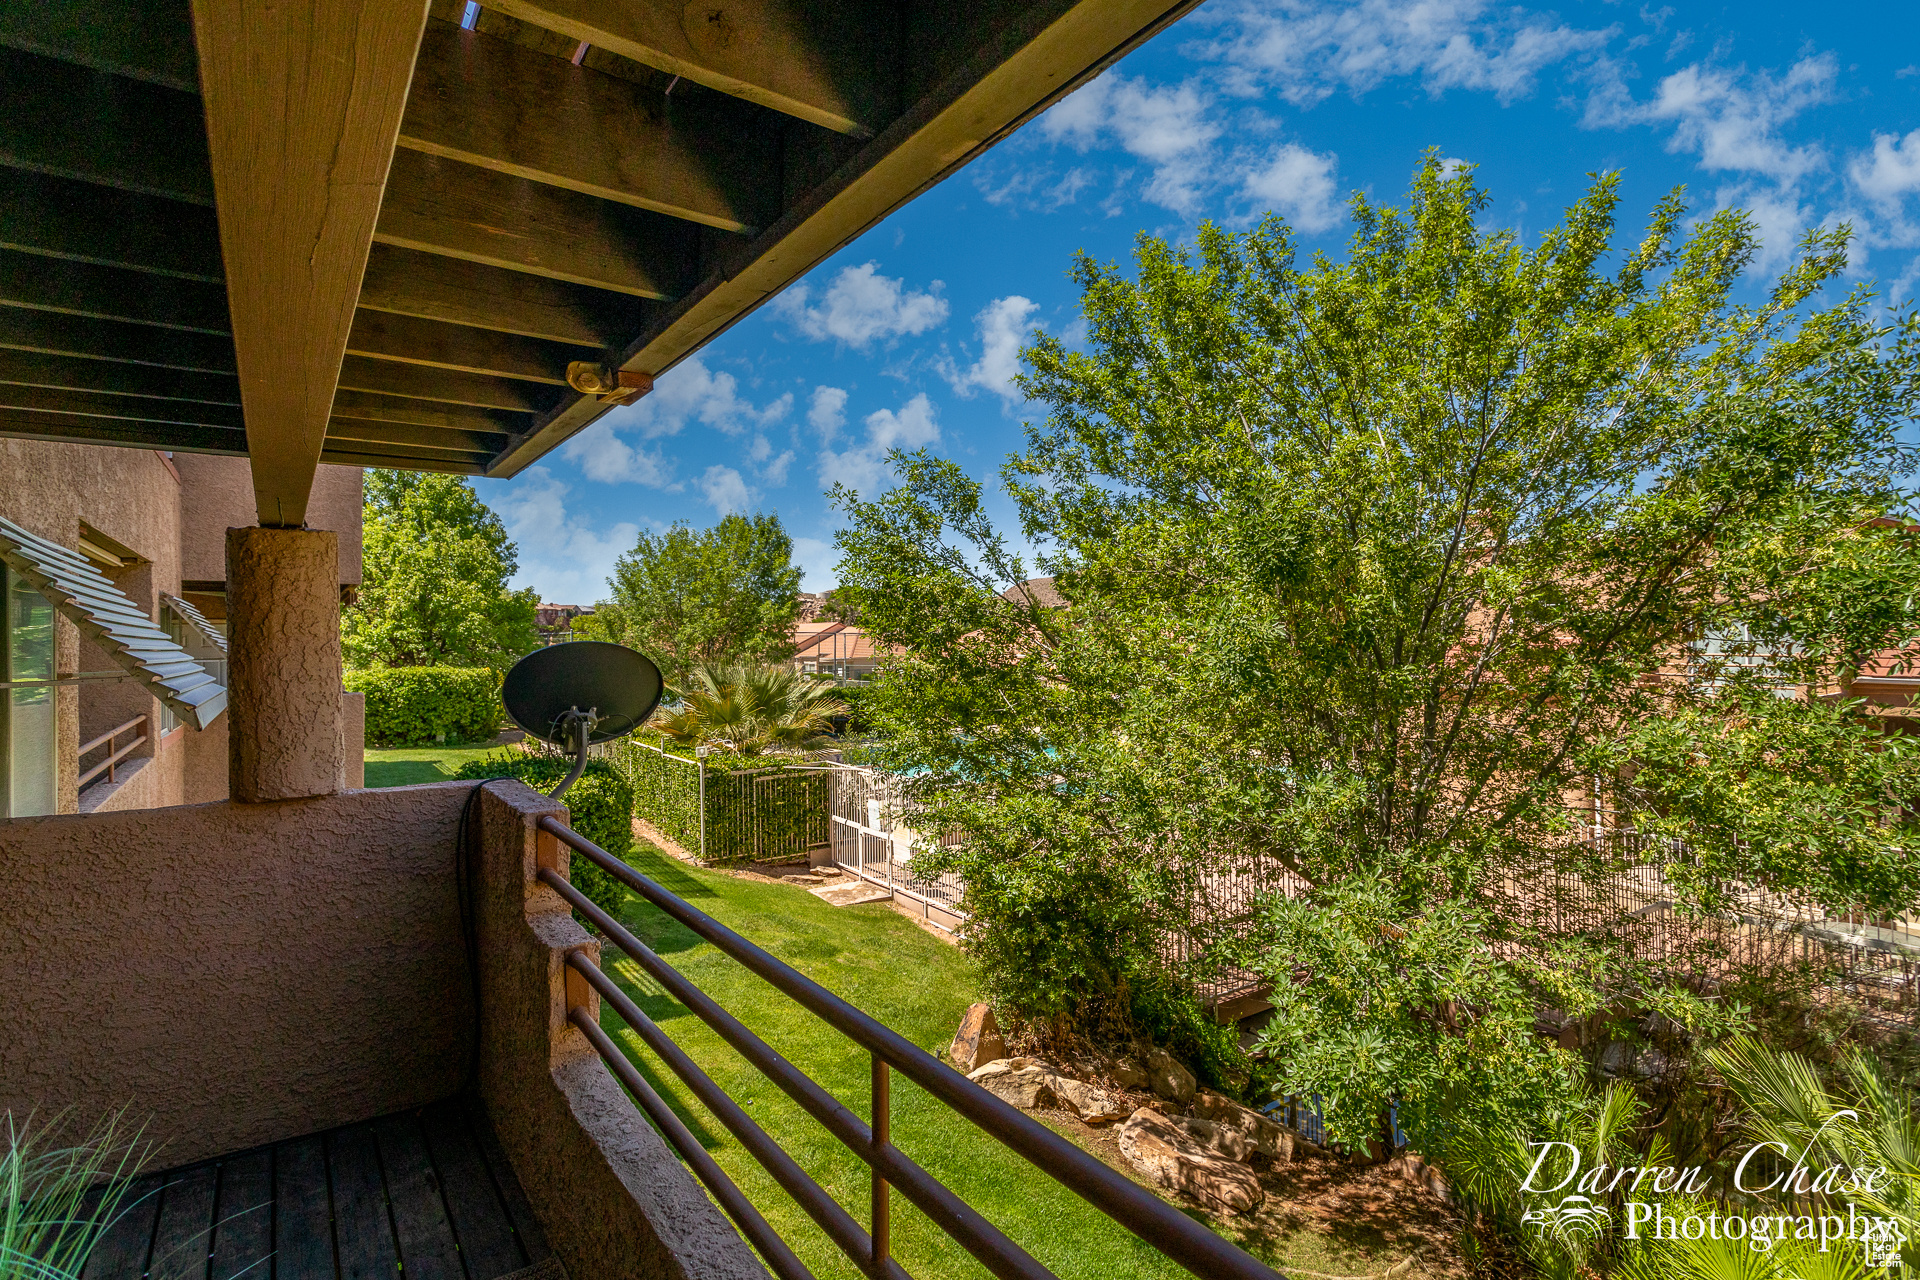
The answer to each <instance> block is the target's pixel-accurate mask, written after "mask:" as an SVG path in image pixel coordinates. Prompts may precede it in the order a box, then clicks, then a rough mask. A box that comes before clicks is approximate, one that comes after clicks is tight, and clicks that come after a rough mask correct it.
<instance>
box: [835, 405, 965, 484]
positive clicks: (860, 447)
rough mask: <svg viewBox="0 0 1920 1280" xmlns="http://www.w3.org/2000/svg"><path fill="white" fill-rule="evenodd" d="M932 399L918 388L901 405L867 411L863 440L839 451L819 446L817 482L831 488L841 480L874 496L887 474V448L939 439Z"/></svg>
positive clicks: (907, 446) (938, 426)
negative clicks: (910, 397) (919, 391)
mask: <svg viewBox="0 0 1920 1280" xmlns="http://www.w3.org/2000/svg"><path fill="white" fill-rule="evenodd" d="M934 419H935V412H934V407H933V402H932V401H930V400H928V399H927V396H926V393H925V392H921V393H920V394H919V395H916V396H915V397H914V398H913V399H911V400H909V401H907V402H906V403H905V404H903V405H901V406H900V409H899V411H898V412H897V413H896V412H895V411H894V410H892V409H876V410H875V411H874V412H872V413H870V414H868V415H867V418H866V427H867V436H866V439H865V440H864V441H861V442H860V443H857V444H852V445H849V446H848V448H847V449H846V450H844V451H842V452H838V453H836V452H835V451H834V450H832V449H822V450H821V451H820V458H819V463H818V468H819V475H820V483H821V484H823V485H825V486H827V487H829V488H831V487H832V486H833V485H836V484H844V485H846V486H847V487H848V488H849V489H853V490H855V491H857V492H859V493H862V494H865V495H867V496H868V497H871V496H873V494H874V492H875V491H876V490H877V489H879V487H880V484H881V482H882V481H883V480H884V479H885V477H886V475H887V471H888V468H887V451H888V450H889V449H909V450H911V449H919V448H922V447H924V446H926V445H930V444H935V443H938V441H939V439H940V424H939V423H938V422H936V421H935V420H934Z"/></svg>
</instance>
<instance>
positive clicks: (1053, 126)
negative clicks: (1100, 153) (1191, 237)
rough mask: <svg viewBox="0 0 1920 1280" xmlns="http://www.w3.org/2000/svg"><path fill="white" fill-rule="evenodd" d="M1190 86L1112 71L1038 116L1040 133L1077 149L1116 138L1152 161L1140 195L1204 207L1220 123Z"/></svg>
mask: <svg viewBox="0 0 1920 1280" xmlns="http://www.w3.org/2000/svg"><path fill="white" fill-rule="evenodd" d="M1208 115H1209V112H1208V104H1207V101H1206V99H1205V98H1203V97H1202V96H1201V95H1200V93H1199V91H1198V90H1197V89H1195V88H1194V87H1193V86H1192V85H1186V84H1182V85H1158V86H1156V85H1149V84H1148V83H1147V82H1146V81H1144V80H1129V79H1128V78H1127V77H1126V76H1123V75H1121V74H1120V73H1119V72H1117V71H1109V72H1107V73H1106V74H1105V75H1103V76H1101V77H1099V78H1098V79H1096V80H1094V81H1093V82H1092V83H1091V84H1089V85H1087V86H1086V87H1084V88H1082V89H1080V90H1078V91H1076V92H1075V93H1073V94H1071V95H1069V96H1068V97H1067V98H1066V99H1064V100H1063V101H1062V102H1060V104H1059V105H1057V106H1055V107H1054V108H1053V109H1052V110H1051V111H1049V112H1047V114H1046V115H1044V116H1042V117H1041V118H1040V126H1039V133H1040V136H1041V137H1043V138H1046V139H1048V140H1050V141H1053V142H1060V143H1065V144H1067V145H1069V146H1072V147H1074V148H1076V149H1078V150H1080V151H1088V150H1091V149H1092V148H1095V147H1100V146H1106V145H1110V144H1117V145H1118V146H1119V147H1120V148H1121V149H1122V150H1124V151H1126V152H1127V153H1128V154H1129V155H1134V156H1138V157H1139V158H1140V159H1142V160H1145V161H1146V162H1147V163H1149V164H1151V165H1153V166H1154V171H1153V177H1152V178H1151V179H1150V180H1149V181H1148V183H1147V187H1146V190H1145V191H1144V192H1142V194H1143V195H1144V196H1145V197H1146V198H1147V199H1148V200H1151V201H1153V202H1154V203H1155V204H1159V205H1164V206H1165V207H1166V208H1169V209H1172V210H1174V211H1175V212H1176V213H1183V214H1184V213H1192V212H1193V211H1194V210H1195V209H1197V208H1198V206H1199V201H1200V189H1201V188H1202V187H1203V186H1206V185H1208V184H1209V183H1210V182H1211V180H1212V174H1211V169H1212V158H1213V150H1212V148H1213V142H1214V140H1215V139H1216V138H1218V137H1219V136H1220V133H1221V126H1220V125H1219V124H1218V123H1217V122H1215V121H1213V120H1211V119H1209V118H1208Z"/></svg>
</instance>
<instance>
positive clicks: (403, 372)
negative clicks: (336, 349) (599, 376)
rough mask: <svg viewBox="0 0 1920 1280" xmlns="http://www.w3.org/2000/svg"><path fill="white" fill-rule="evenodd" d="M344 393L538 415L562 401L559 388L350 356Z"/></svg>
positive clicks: (345, 368) (345, 366) (342, 384)
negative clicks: (356, 392)
mask: <svg viewBox="0 0 1920 1280" xmlns="http://www.w3.org/2000/svg"><path fill="white" fill-rule="evenodd" d="M340 389H341V390H342V391H376V392H380V393H383V394H386V395H394V396H410V397H412V398H414V399H416V400H430V401H444V402H446V403H448V404H459V405H468V406H470V407H473V408H476V409H511V410H514V411H515V412H518V413H538V412H541V411H542V410H546V409H551V408H552V407H553V406H554V405H555V404H556V403H557V402H558V401H559V399H560V395H561V393H560V390H559V389H558V388H557V387H547V386H543V385H541V384H540V383H537V382H521V381H518V380H517V379H514V378H489V377H487V376H485V375H483V374H477V373H455V372H453V371H452V370H450V369H430V368H427V367H425V366H423V365H410V364H394V363H392V362H390V361H387V360H369V359H367V358H366V357H365V356H354V355H350V356H348V357H347V358H346V360H345V361H344V362H343V363H342V364H341V366H340Z"/></svg>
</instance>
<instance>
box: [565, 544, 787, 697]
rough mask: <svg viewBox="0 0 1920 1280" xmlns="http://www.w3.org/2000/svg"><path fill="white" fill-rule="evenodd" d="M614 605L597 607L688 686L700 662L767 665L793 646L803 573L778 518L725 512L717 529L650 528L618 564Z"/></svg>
mask: <svg viewBox="0 0 1920 1280" xmlns="http://www.w3.org/2000/svg"><path fill="white" fill-rule="evenodd" d="M607 585H608V586H609V587H610V588H612V591H613V600H612V601H611V609H609V606H608V605H606V604H602V605H598V606H596V607H595V614H596V617H598V616H601V615H605V617H606V618H607V622H608V625H609V626H617V627H618V628H619V629H620V630H619V635H620V636H621V638H622V639H623V641H624V643H626V644H630V645H632V646H633V647H635V648H637V649H639V650H641V651H642V652H644V653H646V654H648V655H649V656H651V657H652V658H653V659H654V661H656V662H658V663H659V664H660V669H661V671H663V672H664V673H665V674H666V676H667V680H668V682H669V683H671V684H674V685H676V686H678V685H684V684H685V683H686V682H687V680H688V679H689V678H690V677H691V675H692V672H693V669H694V667H695V666H697V665H699V664H702V663H708V664H723V663H728V662H762V661H768V660H772V659H777V658H784V657H787V656H789V655H790V654H791V653H792V649H793V621H794V619H795V618H796V617H798V616H799V612H800V570H799V569H797V568H795V567H794V565H793V539H791V538H789V537H788V536H787V531H786V530H785V529H783V528H782V527H781V525H780V517H779V516H776V515H755V516H738V515H733V516H726V517H724V518H723V519H722V520H721V521H720V523H719V524H717V525H714V526H713V527H712V528H711V529H702V530H695V529H693V528H690V527H689V526H687V525H684V524H676V525H674V526H673V527H672V528H671V529H668V530H667V531H666V532H665V533H663V534H659V535H654V534H651V533H642V534H641V535H640V540H639V541H638V542H637V543H635V544H634V548H633V550H632V551H629V552H627V553H626V554H625V555H623V556H621V557H620V559H619V561H618V562H617V563H616V564H615V566H614V570H613V577H612V578H611V579H609V580H608V583H607Z"/></svg>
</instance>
